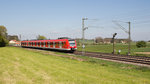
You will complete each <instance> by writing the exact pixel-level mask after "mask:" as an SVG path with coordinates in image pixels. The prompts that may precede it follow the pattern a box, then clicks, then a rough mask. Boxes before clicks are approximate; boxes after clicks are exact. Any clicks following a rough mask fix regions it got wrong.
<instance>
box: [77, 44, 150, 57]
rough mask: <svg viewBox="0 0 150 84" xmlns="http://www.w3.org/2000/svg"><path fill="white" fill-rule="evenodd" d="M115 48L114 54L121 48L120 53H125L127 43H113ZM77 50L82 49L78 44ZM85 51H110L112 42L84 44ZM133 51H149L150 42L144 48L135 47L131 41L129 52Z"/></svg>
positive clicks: (133, 52) (133, 53)
mask: <svg viewBox="0 0 150 84" xmlns="http://www.w3.org/2000/svg"><path fill="white" fill-rule="evenodd" d="M115 50H116V54H117V52H118V50H121V54H127V52H128V44H115ZM78 51H82V47H81V46H78ZM85 51H90V52H103V53H112V44H99V45H86V47H85ZM135 52H150V43H147V47H144V48H137V47H136V45H135V43H132V44H131V54H132V55H135Z"/></svg>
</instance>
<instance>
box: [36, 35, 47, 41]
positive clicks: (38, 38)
mask: <svg viewBox="0 0 150 84" xmlns="http://www.w3.org/2000/svg"><path fill="white" fill-rule="evenodd" d="M44 39H47V38H46V37H45V36H42V35H39V36H38V37H37V40H44Z"/></svg>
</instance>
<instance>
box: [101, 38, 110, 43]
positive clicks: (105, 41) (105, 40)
mask: <svg viewBox="0 0 150 84" xmlns="http://www.w3.org/2000/svg"><path fill="white" fill-rule="evenodd" d="M103 41H104V43H112V38H104V40H103Z"/></svg>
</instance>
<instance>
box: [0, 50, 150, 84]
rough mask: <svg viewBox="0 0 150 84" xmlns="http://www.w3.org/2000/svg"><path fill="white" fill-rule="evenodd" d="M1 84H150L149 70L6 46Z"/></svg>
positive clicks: (0, 68)
mask: <svg viewBox="0 0 150 84" xmlns="http://www.w3.org/2000/svg"><path fill="white" fill-rule="evenodd" d="M44 53H49V55H46V54H44ZM61 56H72V57H76V58H80V59H84V60H85V61H78V60H76V59H70V58H67V57H61ZM0 84H150V69H149V68H145V67H139V66H134V65H127V64H121V63H114V62H108V61H103V60H99V59H94V58H89V57H84V56H74V55H69V54H66V53H59V52H55V53H52V52H50V51H43V52H37V51H31V50H27V49H23V48H16V47H3V48H0Z"/></svg>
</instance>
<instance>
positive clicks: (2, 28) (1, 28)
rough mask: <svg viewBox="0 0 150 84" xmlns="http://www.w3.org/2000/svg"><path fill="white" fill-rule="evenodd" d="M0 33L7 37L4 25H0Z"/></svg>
mask: <svg viewBox="0 0 150 84" xmlns="http://www.w3.org/2000/svg"><path fill="white" fill-rule="evenodd" d="M0 33H1V35H2V36H3V38H5V39H7V29H6V27H5V26H1V25H0Z"/></svg>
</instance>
